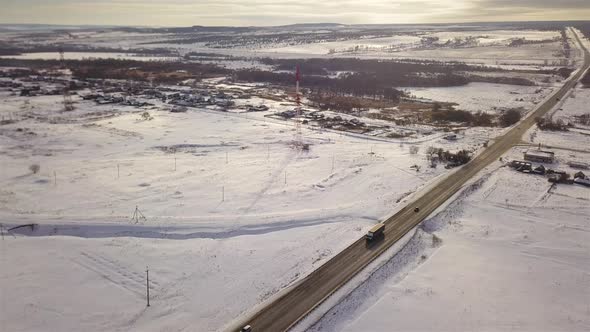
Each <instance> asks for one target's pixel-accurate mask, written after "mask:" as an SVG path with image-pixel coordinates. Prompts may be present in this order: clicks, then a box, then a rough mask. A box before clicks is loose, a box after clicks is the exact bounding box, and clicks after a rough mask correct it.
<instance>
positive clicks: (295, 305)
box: [229, 39, 590, 332]
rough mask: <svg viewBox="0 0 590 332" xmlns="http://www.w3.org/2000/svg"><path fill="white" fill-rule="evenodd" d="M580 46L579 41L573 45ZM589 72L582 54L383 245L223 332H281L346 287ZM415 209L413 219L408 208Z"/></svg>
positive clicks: (321, 271)
mask: <svg viewBox="0 0 590 332" xmlns="http://www.w3.org/2000/svg"><path fill="white" fill-rule="evenodd" d="M578 42H579V43H580V44H581V41H580V40H579V39H578ZM589 67H590V54H589V53H588V51H587V50H585V52H584V64H583V67H582V70H580V71H578V73H577V74H576V75H574V76H573V77H571V78H570V79H569V80H568V81H566V82H565V83H564V85H563V87H562V88H561V89H559V90H558V91H557V92H555V93H554V94H553V96H552V97H550V98H549V99H547V100H546V101H545V102H544V103H542V104H539V105H537V108H536V109H535V110H534V111H533V112H532V114H530V115H529V116H528V117H526V118H525V119H523V120H522V121H521V122H520V123H519V124H518V125H516V126H515V127H513V128H512V129H510V130H509V131H507V132H506V133H505V134H504V135H502V136H500V137H498V138H496V139H495V140H494V142H493V144H491V145H490V146H489V147H487V148H486V149H485V150H483V151H482V152H481V153H480V154H479V155H477V156H476V157H475V158H474V159H473V160H472V161H471V162H469V163H468V164H466V165H464V166H463V167H461V168H460V169H458V170H457V171H456V172H454V173H452V174H451V175H449V176H448V177H447V178H445V179H443V180H442V181H441V182H439V184H438V185H437V186H436V187H434V188H432V189H431V190H429V191H428V192H426V193H425V194H423V195H422V196H420V197H418V198H416V199H415V200H414V201H412V202H410V203H409V204H408V205H407V206H405V207H404V208H403V209H401V210H400V211H399V212H397V213H396V214H395V215H393V216H392V217H390V218H389V219H387V220H386V221H385V224H386V226H385V232H384V235H385V236H384V238H383V240H381V241H379V242H376V243H374V244H372V245H370V246H369V245H367V243H366V241H365V239H364V237H363V238H361V239H359V240H357V241H356V242H354V243H353V244H352V245H350V246H349V247H347V248H346V249H344V250H343V251H342V252H340V253H339V254H337V255H336V256H334V257H333V258H332V259H330V260H329V261H327V262H326V263H325V264H323V265H322V266H320V267H319V268H318V269H316V270H315V271H313V272H312V273H311V274H309V275H308V276H307V277H305V278H303V279H302V280H300V281H298V282H297V283H295V284H294V285H292V286H290V287H289V288H288V289H287V290H286V291H284V292H283V293H282V294H281V295H280V296H279V297H277V298H276V299H274V300H273V301H272V302H271V303H268V304H266V305H265V306H264V307H263V308H262V309H261V310H259V311H258V312H256V313H254V314H253V315H251V316H250V317H246V318H244V319H240V320H239V321H236V322H234V324H233V326H232V327H230V328H229V331H239V329H240V328H241V327H242V326H244V325H246V324H249V325H251V326H252V331H253V332H261V331H264V332H275V331H276V332H278V331H286V330H288V329H289V328H290V327H292V326H293V325H294V324H295V323H297V322H298V321H299V320H300V319H302V318H303V317H305V316H306V315H307V314H308V313H309V312H311V311H312V310H313V309H314V308H316V307H317V306H318V305H319V304H321V303H322V302H323V301H324V300H325V299H326V298H328V297H329V296H330V295H332V294H333V293H334V292H335V291H336V290H338V289H339V288H340V287H341V286H343V285H344V284H345V283H346V282H348V281H349V280H350V279H351V278H352V277H353V276H355V275H356V274H357V273H358V272H360V271H361V270H362V269H363V268H364V267H366V266H367V265H368V264H369V263H371V262H372V261H373V260H374V259H375V258H377V257H378V256H379V255H380V254H382V253H383V252H384V251H385V250H387V249H388V248H389V247H391V246H392V245H393V244H394V243H396V242H397V241H398V240H399V239H401V238H402V237H403V236H404V235H405V234H406V233H407V232H409V231H410V230H412V229H413V228H414V227H416V226H417V225H418V224H419V223H420V222H421V221H423V220H424V219H425V218H427V217H428V216H429V215H430V214H431V213H432V212H434V211H435V210H436V209H437V208H438V207H439V206H441V205H442V204H444V203H445V202H446V201H447V200H448V199H449V198H451V197H452V196H453V195H454V194H455V193H457V192H458V191H459V190H460V189H461V187H462V186H463V185H464V184H465V183H466V182H467V181H469V180H470V179H471V178H473V177H474V176H475V175H476V174H477V173H478V172H479V171H481V170H482V169H483V168H485V167H486V166H488V165H490V164H491V163H492V162H494V161H496V160H498V159H499V158H500V157H501V156H502V155H503V154H504V153H505V152H506V151H508V150H509V149H510V148H512V147H513V146H514V145H516V144H518V143H519V142H520V140H521V138H522V136H523V134H524V133H525V132H526V131H527V130H528V129H529V128H530V127H531V126H533V125H534V123H535V118H536V117H539V116H543V115H544V114H545V113H547V112H549V111H550V110H551V109H552V108H553V107H554V106H555V105H556V104H557V103H558V101H557V98H559V99H561V98H563V97H564V95H565V94H566V93H567V92H568V91H569V90H570V89H572V88H573V87H574V86H575V84H576V83H577V82H578V80H579V79H580V78H581V76H582V74H583V73H584V72H585V71H586V70H587V69H588V68H589ZM415 207H419V208H420V211H419V212H418V213H415V212H414V208H415Z"/></svg>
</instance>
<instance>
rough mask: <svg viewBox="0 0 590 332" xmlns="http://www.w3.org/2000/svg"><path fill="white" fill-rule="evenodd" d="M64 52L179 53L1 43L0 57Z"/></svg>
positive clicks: (160, 49)
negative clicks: (25, 45)
mask: <svg viewBox="0 0 590 332" xmlns="http://www.w3.org/2000/svg"><path fill="white" fill-rule="evenodd" d="M60 50H62V51H63V52H64V53H66V57H67V52H102V53H132V54H144V55H156V54H157V55H167V56H176V55H177V51H175V50H171V49H168V48H152V49H146V48H133V49H123V48H116V47H94V46H88V45H75V44H69V45H58V44H52V45H33V46H27V47H24V46H12V45H10V44H8V43H2V42H0V55H20V54H23V53H36V52H45V53H58V52H59V51H60Z"/></svg>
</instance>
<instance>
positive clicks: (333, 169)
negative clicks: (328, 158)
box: [332, 155, 334, 173]
mask: <svg viewBox="0 0 590 332" xmlns="http://www.w3.org/2000/svg"><path fill="white" fill-rule="evenodd" d="M332 173H334V155H332Z"/></svg>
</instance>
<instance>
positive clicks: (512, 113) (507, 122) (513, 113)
mask: <svg viewBox="0 0 590 332" xmlns="http://www.w3.org/2000/svg"><path fill="white" fill-rule="evenodd" d="M521 117H522V115H521V114H520V111H519V110H517V109H511V110H508V111H506V112H504V113H502V115H500V125H502V127H509V126H512V125H513V124H515V123H517V122H518V121H520V118H521Z"/></svg>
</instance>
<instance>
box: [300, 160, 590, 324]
mask: <svg viewBox="0 0 590 332" xmlns="http://www.w3.org/2000/svg"><path fill="white" fill-rule="evenodd" d="M521 152H522V149H515V150H513V152H511V153H509V156H508V157H509V158H511V159H512V158H514V159H521V158H522V155H521V154H520V153H521ZM588 157H590V155H586V158H588ZM499 166H500V163H497V164H496V165H492V166H490V167H489V168H488V169H487V170H486V171H483V172H482V173H483V174H482V177H481V178H480V179H479V180H477V181H475V182H473V183H472V185H470V186H469V187H468V188H466V189H465V190H464V192H463V193H462V194H460V195H458V197H457V198H456V200H455V201H453V202H452V203H450V205H449V206H448V207H446V208H445V209H444V210H442V209H441V211H439V213H438V214H435V215H434V216H433V217H431V218H430V219H429V220H427V221H425V222H424V224H423V225H422V226H421V227H420V228H419V229H418V230H416V232H415V234H414V236H413V237H412V239H410V240H409V243H408V244H407V245H406V246H405V247H404V248H403V249H402V250H401V251H399V253H398V254H397V255H396V256H394V258H392V259H391V260H390V261H387V262H385V263H384V264H383V265H382V267H380V268H379V269H377V271H376V272H374V273H373V274H371V276H370V277H369V279H368V280H367V281H365V282H364V283H362V284H360V286H358V287H357V288H356V289H355V290H354V291H353V293H351V294H350V295H349V296H347V297H345V298H344V300H342V301H341V302H339V303H338V304H337V305H336V306H334V307H333V308H332V309H331V310H330V311H329V312H328V313H327V314H326V315H325V316H323V318H322V319H321V320H320V321H319V322H317V323H316V324H315V325H314V326H313V327H312V328H310V329H309V330H308V331H359V330H363V331H386V330H389V329H390V328H391V327H392V326H395V328H396V329H399V330H402V331H433V330H437V331H456V330H460V331H464V330H477V331H499V330H516V331H586V330H588V329H589V328H590V306H589V302H588V299H589V298H590V291H589V290H590V259H589V257H588V252H589V251H590V245H589V244H590V235H589V234H590V205H589V204H590V191H589V190H588V188H584V187H581V186H572V185H558V186H557V187H554V188H552V187H551V184H550V183H549V182H547V180H546V178H545V177H540V176H535V175H526V174H522V173H518V172H516V171H514V170H512V169H510V168H507V167H503V168H499ZM562 168H563V167H560V169H562ZM564 169H565V170H568V171H570V172H571V171H572V169H568V168H567V167H565V168H564ZM433 235H434V236H436V237H437V239H438V240H434V242H433V239H432V237H433ZM393 254H394V253H392V255H393Z"/></svg>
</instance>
